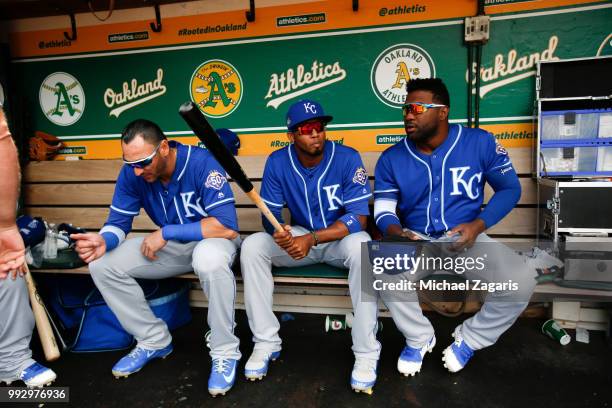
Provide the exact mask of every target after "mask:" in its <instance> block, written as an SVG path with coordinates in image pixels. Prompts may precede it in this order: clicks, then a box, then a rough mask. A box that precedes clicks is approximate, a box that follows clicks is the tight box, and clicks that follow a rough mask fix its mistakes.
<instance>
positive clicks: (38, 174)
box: [24, 147, 532, 183]
mask: <svg viewBox="0 0 612 408" xmlns="http://www.w3.org/2000/svg"><path fill="white" fill-rule="evenodd" d="M508 153H509V154H510V157H511V158H512V162H513V163H514V167H515V169H516V171H517V173H519V174H530V173H531V169H532V149H531V148H529V147H517V148H511V149H508ZM379 156H380V152H365V153H361V158H362V159H363V164H364V166H365V168H366V170H367V171H368V174H369V175H371V176H373V175H374V167H375V166H376V161H377V160H378V157H379ZM237 159H238V162H239V163H240V165H241V166H242V168H243V169H244V171H245V173H246V174H247V175H248V176H249V177H251V178H254V179H258V178H261V177H262V176H263V170H264V166H265V161H266V157H265V156H238V157H237ZM122 165H123V163H122V161H121V160H76V161H63V160H60V161H43V162H31V163H29V164H28V165H27V166H25V168H24V181H25V182H26V183H40V182H79V181H84V182H90V181H97V182H100V181H108V182H114V181H115V180H116V179H117V175H118V174H119V170H120V169H121V166H122Z"/></svg>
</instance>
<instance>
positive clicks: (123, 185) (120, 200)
mask: <svg viewBox="0 0 612 408" xmlns="http://www.w3.org/2000/svg"><path fill="white" fill-rule="evenodd" d="M129 171H131V169H130V168H128V167H126V166H124V167H123V168H122V169H121V172H119V177H118V178H117V183H116V184H115V192H114V194H113V201H112V204H111V206H110V213H109V215H108V218H107V220H106V222H105V223H104V227H102V229H101V230H100V235H102V237H103V238H104V240H105V241H106V249H107V251H110V250H112V249H114V248H115V247H117V246H118V245H119V244H120V243H121V242H122V241H123V240H124V239H125V237H126V235H127V234H129V232H130V231H131V230H132V222H133V220H134V217H135V216H137V215H138V214H140V208H141V206H142V204H141V201H140V195H139V193H138V191H137V188H136V185H135V184H134V180H133V178H132V177H130V175H129V174H128V172H129ZM134 177H135V176H134Z"/></svg>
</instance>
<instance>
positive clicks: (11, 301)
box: [0, 104, 56, 387]
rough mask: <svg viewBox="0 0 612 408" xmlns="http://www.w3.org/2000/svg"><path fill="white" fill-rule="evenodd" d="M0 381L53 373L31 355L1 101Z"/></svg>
mask: <svg viewBox="0 0 612 408" xmlns="http://www.w3.org/2000/svg"><path fill="white" fill-rule="evenodd" d="M0 157H2V161H0V174H2V178H1V179H0V190H2V195H0V310H1V311H2V312H1V313H0V382H5V383H7V384H11V383H12V382H13V381H17V380H21V381H23V382H24V383H25V385H26V386H28V387H42V386H44V385H49V384H50V383H52V382H53V381H54V380H55V378H56V375H55V373H54V372H53V370H51V369H50V368H47V367H45V366H43V365H41V364H39V363H37V362H36V361H35V360H34V359H32V350H30V340H31V339H32V331H33V330H34V315H33V314H32V309H31V308H30V302H29V296H28V289H27V287H26V283H25V279H24V278H23V277H22V276H23V271H24V263H25V247H24V243H23V239H22V238H21V235H20V234H19V229H18V228H17V225H16V224H15V208H16V204H17V199H18V198H19V180H20V177H19V161H18V158H17V149H16V148H15V143H14V142H13V138H12V137H11V133H10V132H9V128H8V124H7V121H6V117H5V116H4V111H3V110H2V105H1V104H0Z"/></svg>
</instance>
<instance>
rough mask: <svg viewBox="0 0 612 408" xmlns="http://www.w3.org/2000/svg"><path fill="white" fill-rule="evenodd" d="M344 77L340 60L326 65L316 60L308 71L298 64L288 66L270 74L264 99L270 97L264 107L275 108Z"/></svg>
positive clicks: (344, 72) (344, 73)
mask: <svg viewBox="0 0 612 408" xmlns="http://www.w3.org/2000/svg"><path fill="white" fill-rule="evenodd" d="M344 78H346V71H345V70H344V69H343V68H342V67H341V66H340V62H338V61H336V62H334V63H333V64H329V65H326V64H324V63H322V62H319V61H317V60H315V61H313V62H312V65H311V66H310V71H306V68H305V67H304V65H302V64H299V65H298V66H297V67H296V69H295V70H294V69H293V68H289V69H288V70H287V71H285V72H282V73H280V74H277V73H272V75H270V87H269V88H268V93H267V94H266V96H265V98H264V99H270V100H269V101H268V103H267V104H266V107H268V106H271V107H273V108H274V109H277V108H278V107H279V106H280V105H281V104H282V103H283V102H286V101H288V100H289V99H291V98H294V97H296V96H300V95H304V94H306V93H308V92H311V91H315V90H317V89H321V88H325V87H326V86H329V85H331V84H333V83H334V82H338V81H342V80H343V79H344Z"/></svg>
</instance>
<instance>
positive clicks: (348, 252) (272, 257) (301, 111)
mask: <svg viewBox="0 0 612 408" xmlns="http://www.w3.org/2000/svg"><path fill="white" fill-rule="evenodd" d="M331 120H332V117H331V116H329V115H326V114H325V112H324V111H323V107H322V106H321V104H319V103H318V102H316V101H312V100H301V101H298V102H296V103H294V104H293V105H291V107H290V108H289V111H288V112H287V129H288V133H287V135H288V138H289V140H290V141H291V144H290V145H289V146H287V147H284V148H282V149H279V150H277V151H275V152H274V153H272V154H271V155H270V157H269V158H268V160H267V162H266V166H265V169H264V175H263V180H262V185H261V197H262V199H263V200H264V201H265V202H266V203H267V204H268V206H269V207H270V210H271V211H272V213H274V215H275V216H276V218H277V219H278V220H279V222H280V223H281V224H283V218H282V215H281V210H282V208H283V207H285V206H287V207H288V209H289V212H290V213H291V224H292V225H291V226H288V225H285V226H284V228H285V231H283V232H278V231H274V229H273V228H272V226H271V225H270V223H268V221H267V220H266V219H265V218H264V219H263V222H264V227H265V230H266V232H259V233H256V234H253V235H251V236H249V237H248V238H246V239H245V241H244V243H243V245H242V249H241V255H240V264H241V269H242V276H243V279H244V298H245V306H246V311H247V315H248V318H249V325H250V327H251V331H252V332H253V341H254V342H255V346H254V349H253V354H252V355H251V357H250V358H249V360H248V361H247V363H246V366H245V375H246V377H247V378H249V379H251V380H255V379H261V378H263V376H265V375H266V373H267V371H268V365H269V362H270V360H274V359H276V358H278V356H279V355H280V351H281V339H280V337H279V335H278V330H279V328H280V325H279V322H278V320H277V318H276V316H275V315H274V312H273V311H272V292H273V288H274V281H273V279H272V273H271V268H272V266H285V267H294V266H304V265H312V264H316V263H321V262H323V263H327V264H330V265H333V266H337V267H342V268H348V269H349V288H350V293H351V300H352V303H353V309H354V313H355V321H354V323H353V328H352V337H353V352H354V353H355V367H354V370H353V373H352V376H351V384H352V386H353V388H355V389H362V390H367V391H371V388H372V386H373V384H374V381H375V379H376V364H377V361H378V357H379V351H380V344H379V343H378V341H377V340H376V324H377V322H376V307H377V305H376V302H365V301H361V299H360V297H361V290H360V289H361V288H360V274H361V243H363V242H367V241H369V240H370V236H369V235H368V234H367V233H366V232H365V231H364V229H365V226H366V220H367V216H368V214H369V209H368V200H369V199H370V197H371V196H372V193H371V191H370V186H369V184H368V175H367V173H366V170H365V168H364V167H363V164H362V161H361V157H360V156H359V153H358V152H357V151H356V150H354V149H352V148H350V147H346V146H342V145H340V144H336V143H333V142H331V141H328V140H326V132H325V126H326V125H327V123H328V122H329V121H331Z"/></svg>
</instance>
